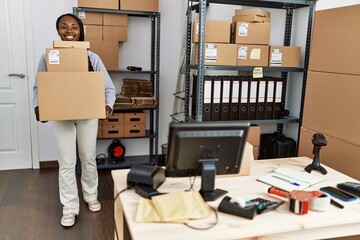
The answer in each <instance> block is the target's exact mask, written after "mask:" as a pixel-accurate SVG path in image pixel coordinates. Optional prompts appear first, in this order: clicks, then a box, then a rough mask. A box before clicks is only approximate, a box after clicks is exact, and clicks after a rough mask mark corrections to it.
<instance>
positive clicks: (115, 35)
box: [103, 26, 127, 42]
mask: <svg viewBox="0 0 360 240" xmlns="http://www.w3.org/2000/svg"><path fill="white" fill-rule="evenodd" d="M103 40H104V41H118V42H126V41H127V27H116V26H103Z"/></svg>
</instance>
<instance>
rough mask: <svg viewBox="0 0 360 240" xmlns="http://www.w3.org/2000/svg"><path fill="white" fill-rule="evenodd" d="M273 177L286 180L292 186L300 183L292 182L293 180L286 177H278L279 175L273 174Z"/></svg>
mask: <svg viewBox="0 0 360 240" xmlns="http://www.w3.org/2000/svg"><path fill="white" fill-rule="evenodd" d="M273 177H274V178H277V179H280V180H283V181H285V182H288V183H290V184H292V185H294V186H300V184H298V183H296V182H293V181H290V180H288V179H285V178H282V177H279V176H276V175H273Z"/></svg>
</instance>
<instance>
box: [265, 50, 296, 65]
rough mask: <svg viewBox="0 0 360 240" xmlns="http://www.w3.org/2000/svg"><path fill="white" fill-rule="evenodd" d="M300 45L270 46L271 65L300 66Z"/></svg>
mask: <svg viewBox="0 0 360 240" xmlns="http://www.w3.org/2000/svg"><path fill="white" fill-rule="evenodd" d="M300 50H301V48H300V47H287V46H270V52H269V67H300Z"/></svg>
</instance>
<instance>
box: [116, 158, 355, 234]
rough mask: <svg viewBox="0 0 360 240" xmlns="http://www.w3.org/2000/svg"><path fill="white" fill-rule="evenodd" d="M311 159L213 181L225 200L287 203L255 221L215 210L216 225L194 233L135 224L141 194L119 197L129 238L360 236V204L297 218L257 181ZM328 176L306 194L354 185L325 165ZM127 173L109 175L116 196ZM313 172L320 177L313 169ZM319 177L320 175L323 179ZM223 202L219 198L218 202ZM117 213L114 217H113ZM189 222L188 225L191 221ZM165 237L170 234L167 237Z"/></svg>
mask: <svg viewBox="0 0 360 240" xmlns="http://www.w3.org/2000/svg"><path fill="white" fill-rule="evenodd" d="M311 161H312V160H311V159H309V158H307V157H297V158H287V159H272V160H258V161H254V162H253V164H252V168H251V175H250V176H231V177H226V176H220V177H217V178H216V181H215V185H216V188H221V189H224V190H227V191H228V194H227V196H230V197H234V196H241V197H242V198H243V199H246V200H248V199H253V198H256V197H261V198H266V199H270V200H285V201H286V202H285V204H283V205H281V206H280V207H279V208H277V209H276V210H273V211H270V212H267V213H263V214H261V215H257V216H255V218H254V219H253V220H249V219H246V218H241V217H237V216H233V215H229V214H226V213H222V212H218V224H217V225H216V226H215V227H213V228H211V229H208V230H206V231H201V230H193V229H190V228H188V227H186V226H185V225H183V224H172V223H166V224H164V223H137V222H135V221H134V219H135V214H136V209H137V206H138V202H139V198H140V196H139V195H137V194H136V193H135V192H134V190H129V191H125V192H123V193H121V194H120V196H119V199H118V201H120V202H121V204H122V206H123V212H124V216H125V219H126V221H127V225H128V228H129V231H130V234H131V236H132V238H133V239H141V240H144V239H157V240H159V239H181V240H183V239H186V238H189V237H191V239H251V238H254V237H260V238H261V239H289V237H291V239H316V238H326V237H338V236H348V235H358V234H359V235H360V200H359V199H358V200H356V201H353V202H343V201H341V200H338V199H336V201H337V202H339V203H341V204H342V205H344V207H345V208H344V209H340V208H337V207H335V206H333V205H331V206H330V208H329V209H328V210H327V211H325V212H316V211H311V210H309V212H308V214H306V215H296V214H294V213H292V212H290V211H289V203H288V202H289V201H288V200H287V199H284V198H281V197H277V196H274V195H270V194H268V193H267V189H268V188H269V187H270V186H269V185H267V184H264V183H261V182H259V181H257V180H256V179H257V178H258V177H260V176H262V175H264V174H267V173H269V172H271V171H273V170H275V169H276V168H279V167H293V168H296V169H299V170H303V169H304V168H305V167H306V166H307V165H308V164H310V163H311ZM324 167H325V168H326V169H327V171H328V174H327V175H324V178H325V180H324V181H322V182H320V183H318V184H316V185H314V186H312V187H310V188H307V189H306V190H319V189H320V187H324V186H336V184H337V183H339V182H345V181H356V182H357V180H355V179H353V178H351V177H349V176H346V175H344V174H342V173H340V172H338V171H336V170H333V169H331V168H330V167H327V166H324ZM128 171H129V170H128V169H127V170H113V171H112V172H111V174H112V177H113V180H114V186H115V192H116V193H117V192H119V191H121V190H122V189H124V188H125V186H126V176H127V173H128ZM311 174H315V175H321V173H319V172H317V171H313V172H312V173H311ZM321 176H323V175H321ZM189 187H190V182H189V178H167V179H166V181H165V183H164V184H163V185H162V186H161V187H160V188H159V189H158V191H159V192H176V191H184V190H187V189H189ZM194 189H195V190H199V189H200V178H197V179H196V181H195V184H194ZM221 199H222V198H221ZM221 199H218V200H216V201H214V202H209V204H210V205H211V206H213V207H215V208H217V207H218V206H219V204H220V202H221ZM115 214H116V213H115ZM214 219H215V217H214V215H212V216H210V217H209V218H207V219H204V220H201V221H196V222H195V221H194V222H193V223H194V224H193V225H195V226H198V227H204V226H206V225H207V224H210V223H212V222H213V221H214ZM190 224H191V223H190ZM169 236H171V237H170V238H169Z"/></svg>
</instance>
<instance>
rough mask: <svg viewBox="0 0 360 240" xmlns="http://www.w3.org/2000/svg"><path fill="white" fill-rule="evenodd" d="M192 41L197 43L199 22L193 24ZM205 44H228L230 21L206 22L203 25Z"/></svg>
mask: <svg viewBox="0 0 360 240" xmlns="http://www.w3.org/2000/svg"><path fill="white" fill-rule="evenodd" d="M192 30H193V34H192V41H193V42H195V43H196V42H199V20H195V21H194V22H193V28H192ZM205 42H211V43H230V21H227V20H207V21H206V23H205Z"/></svg>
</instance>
